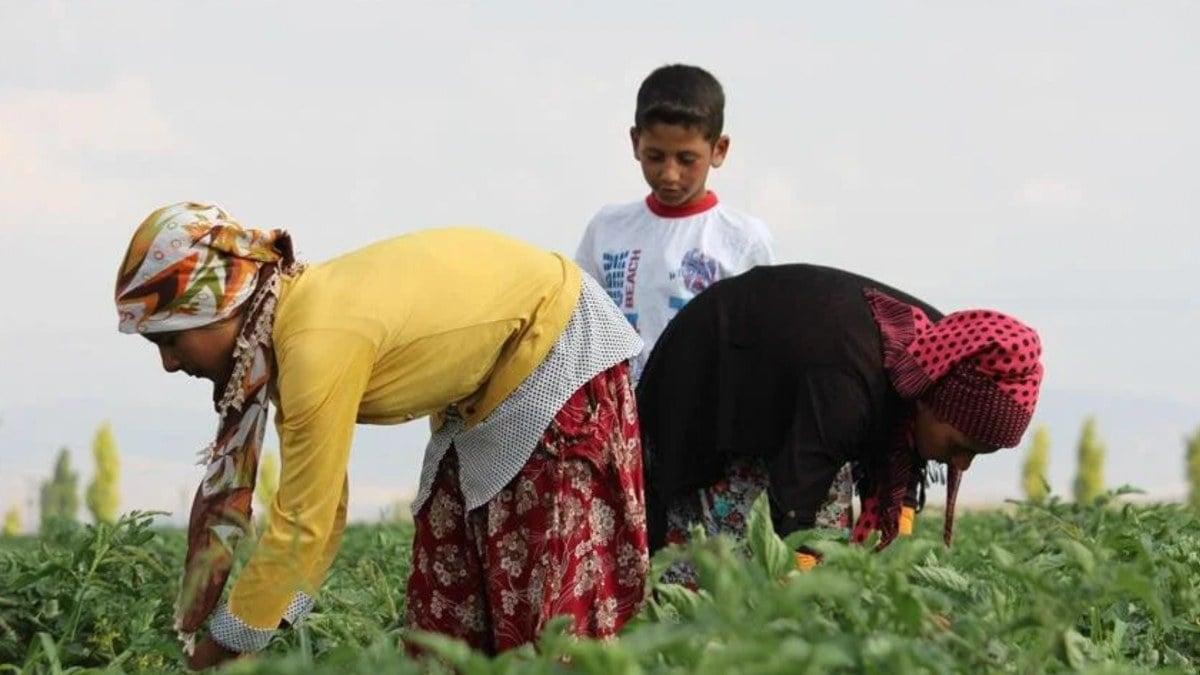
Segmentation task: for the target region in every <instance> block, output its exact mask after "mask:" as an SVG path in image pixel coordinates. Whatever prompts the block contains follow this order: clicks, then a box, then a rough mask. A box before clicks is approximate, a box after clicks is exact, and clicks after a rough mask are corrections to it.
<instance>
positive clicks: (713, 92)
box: [633, 63, 725, 142]
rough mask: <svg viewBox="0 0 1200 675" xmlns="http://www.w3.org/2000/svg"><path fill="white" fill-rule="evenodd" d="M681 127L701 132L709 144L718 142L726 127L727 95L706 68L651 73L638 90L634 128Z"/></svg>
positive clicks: (670, 68)
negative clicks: (669, 125) (655, 125)
mask: <svg viewBox="0 0 1200 675" xmlns="http://www.w3.org/2000/svg"><path fill="white" fill-rule="evenodd" d="M655 123H658V124H677V125H680V126H684V127H694V128H699V129H700V132H701V133H702V134H704V138H705V140H707V141H709V142H715V141H716V140H717V139H718V138H720V136H721V128H722V127H723V126H724V125H725V91H724V90H723V89H721V83H720V82H718V81H717V78H715V77H713V76H712V73H709V72H708V71H707V70H704V69H703V68H698V67H696V66H687V65H683V64H679V63H677V64H674V65H669V66H663V67H661V68H659V69H657V70H655V71H654V72H653V73H650V75H649V76H647V77H646V79H645V80H642V86H641V87H638V93H637V111H636V112H635V113H634V115H633V124H634V126H635V127H636V128H638V129H645V128H646V127H647V126H649V125H651V124H655Z"/></svg>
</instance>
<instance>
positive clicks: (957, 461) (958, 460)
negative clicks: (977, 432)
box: [950, 452, 975, 471]
mask: <svg viewBox="0 0 1200 675" xmlns="http://www.w3.org/2000/svg"><path fill="white" fill-rule="evenodd" d="M973 461H975V455H974V453H970V452H960V453H956V454H955V455H954V456H953V457H951V458H950V463H951V464H953V465H954V468H956V469H958V470H959V471H966V470H967V469H969V468H971V462H973Z"/></svg>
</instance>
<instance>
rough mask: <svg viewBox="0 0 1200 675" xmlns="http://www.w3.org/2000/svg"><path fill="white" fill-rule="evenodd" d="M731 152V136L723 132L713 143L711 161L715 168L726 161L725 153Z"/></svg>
mask: <svg viewBox="0 0 1200 675" xmlns="http://www.w3.org/2000/svg"><path fill="white" fill-rule="evenodd" d="M728 152H729V137H728V136H726V135H724V134H722V135H721V137H720V138H718V139H717V141H716V142H715V143H713V152H712V161H711V162H709V163H710V164H711V165H712V167H713V168H714V169H715V168H717V167H719V166H721V165H722V164H724V163H725V155H726V154H727V153H728Z"/></svg>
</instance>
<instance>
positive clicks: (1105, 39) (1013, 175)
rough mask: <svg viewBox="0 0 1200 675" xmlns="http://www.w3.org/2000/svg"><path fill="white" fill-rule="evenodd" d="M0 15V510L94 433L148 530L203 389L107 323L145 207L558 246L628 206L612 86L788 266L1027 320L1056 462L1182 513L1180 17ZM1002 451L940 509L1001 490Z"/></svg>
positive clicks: (99, 11) (1194, 275)
mask: <svg viewBox="0 0 1200 675" xmlns="http://www.w3.org/2000/svg"><path fill="white" fill-rule="evenodd" d="M587 4H588V5H590V7H589V6H584V3H553V2H544V3H534V2H527V1H525V0H519V1H518V0H512V1H509V2H503V3H487V4H485V3H479V4H475V3H469V2H445V1H443V2H431V3H422V4H414V3H353V4H352V3H337V4H336V5H335V4H334V3H328V4H327V5H326V6H324V7H323V6H319V5H312V4H309V3H269V4H267V3H216V2H206V3H182V2H142V3H133V2H123V3H119V4H117V3H87V4H83V3H61V2H22V1H14V0H8V1H5V2H2V3H0V260H2V261H3V262H2V264H0V287H3V288H4V289H5V293H4V296H3V297H4V304H5V311H4V313H3V317H4V318H3V321H4V323H3V326H0V510H3V509H4V508H7V506H8V505H9V504H11V503H19V504H21V505H23V506H28V505H29V503H30V502H31V501H35V499H34V498H35V493H36V483H37V481H38V480H40V479H41V478H42V477H43V476H44V475H45V474H46V473H47V472H48V471H49V469H50V466H51V464H52V461H53V455H54V452H55V451H56V450H57V448H58V447H59V446H62V445H67V446H69V447H71V448H72V450H73V459H74V461H75V464H76V465H77V466H79V467H81V472H82V473H83V474H84V475H83V482H84V483H86V480H87V478H88V476H89V475H90V473H91V457H90V451H89V445H90V439H91V434H92V432H93V430H94V429H95V427H96V425H97V424H98V423H99V422H101V421H102V420H105V419H108V420H111V421H112V423H113V425H114V427H115V431H116V434H117V438H118V441H119V442H120V445H121V450H122V456H123V461H124V472H123V475H122V478H123V481H124V485H123V489H122V493H123V497H124V507H125V508H158V509H166V510H178V509H179V508H180V506H181V505H182V504H183V503H184V502H185V501H186V499H185V495H188V494H190V492H191V491H192V490H193V489H194V485H195V483H196V481H197V480H198V479H199V477H200V469H199V468H197V467H194V466H193V465H192V464H191V462H192V458H193V457H194V455H195V453H196V451H197V450H198V449H199V448H201V447H203V446H204V445H205V443H206V442H207V441H208V440H209V436H210V435H211V433H212V432H213V430H214V427H215V417H214V415H213V414H212V412H211V405H210V403H209V392H208V390H207V388H206V387H205V386H204V385H203V384H202V383H199V382H195V381H190V380H188V379H187V378H186V377H183V376H181V375H176V376H170V375H167V374H165V373H163V372H162V370H161V368H160V366H159V362H158V358H157V355H156V353H155V352H154V350H153V349H152V348H151V346H150V345H148V344H147V343H145V342H144V341H142V340H138V339H135V338H132V337H130V336H125V335H119V334H118V333H117V332H116V314H115V310H114V309H113V305H112V284H113V279H114V277H115V270H116V266H117V264H118V262H119V261H120V258H121V256H122V254H123V252H124V248H125V245H126V244H127V242H128V239H129V236H130V235H131V233H132V231H133V228H134V227H135V226H136V225H137V223H138V222H139V221H140V220H141V219H142V218H143V217H145V215H146V214H147V213H148V212H149V211H151V210H152V209H154V208H155V207H157V206H160V205H162V204H165V203H170V202H175V201H180V200H185V199H190V200H199V201H212V202H216V203H219V204H221V205H223V206H224V207H225V208H226V209H228V210H229V211H230V212H232V213H233V214H234V215H235V216H236V217H238V218H239V219H240V220H241V221H242V222H244V223H245V224H247V225H249V226H253V227H284V228H287V229H289V230H291V232H292V233H293V235H294V238H295V241H296V244H297V247H298V249H299V253H300V254H301V255H302V256H304V257H306V258H308V259H310V260H314V261H319V260H323V259H326V258H328V257H331V256H333V255H335V254H337V253H340V252H342V251H346V250H349V249H353V248H356V247H358V246H362V245H364V244H367V243H369V242H371V241H374V240H377V239H380V238H383V237H388V236H391V235H395V234H399V233H403V232H409V231H412V230H416V229H421V228H426V227H433V226H439V225H446V224H464V223H466V224H475V225H480V226H484V227H489V228H494V229H497V230H501V231H503V232H507V233H509V234H512V235H515V236H517V237H520V238H523V239H525V240H528V241H531V242H533V243H536V244H539V245H541V246H543V247H546V248H549V249H554V250H558V251H563V252H565V253H571V252H573V251H574V248H575V244H576V242H577V240H578V237H579V236H580V234H581V231H582V228H583V226H584V224H585V223H586V222H587V220H588V218H589V217H590V216H591V215H592V214H593V213H594V212H595V211H596V209H597V208H599V207H600V206H601V205H602V204H605V203H612V202H623V201H631V200H634V199H638V198H640V197H641V196H642V195H644V193H645V191H646V188H645V186H644V185H643V183H642V181H641V177H640V173H639V171H638V167H637V165H636V164H635V163H634V161H633V159H632V157H631V155H630V150H629V147H628V141H627V132H626V129H627V127H628V126H629V124H630V122H631V119H632V115H633V101H634V94H635V91H636V89H637V86H638V84H639V82H640V80H641V78H642V77H644V76H645V75H646V74H647V73H648V72H649V71H650V70H651V69H653V68H654V67H656V66H659V65H662V64H664V63H668V62H688V63H696V64H700V65H703V66H704V67H706V68H708V69H710V70H711V71H712V72H714V73H715V74H716V75H717V76H718V77H719V78H720V79H721V81H722V82H723V84H724V86H725V90H726V94H727V98H728V104H727V111H726V129H727V132H728V133H729V134H730V136H731V137H732V147H731V151H730V156H729V161H728V162H727V163H726V164H725V166H723V167H722V168H721V169H719V170H717V171H715V172H714V173H713V174H711V178H710V187H712V188H713V189H715V190H716V191H717V192H718V193H719V194H720V196H721V199H722V200H723V201H725V202H727V203H729V204H731V205H732V206H734V207H735V208H739V209H742V210H745V211H749V212H751V213H753V214H755V215H757V216H759V217H761V218H763V219H764V220H765V221H767V223H768V224H769V225H770V226H771V227H772V229H773V231H774V234H775V237H776V239H777V242H778V254H779V257H780V259H781V260H784V261H807V262H817V263H822V264H828V265H835V266H839V267H844V268H848V269H851V270H854V271H856V272H860V273H863V274H867V275H869V276H873V277H875V278H877V279H879V280H881V281H884V282H886V283H889V284H892V285H894V286H898V287H900V288H902V289H904V290H906V291H909V292H911V293H914V294H916V295H919V296H921V297H923V298H924V299H926V300H928V301H929V302H931V303H933V304H935V305H938V306H939V307H940V308H942V309H943V310H953V309H961V308H965V307H969V306H986V307H995V308H998V309H1001V310H1003V311H1007V312H1010V313H1012V314H1015V315H1017V316H1019V317H1020V318H1022V319H1024V320H1025V321H1027V322H1028V323H1031V324H1032V325H1034V326H1035V327H1036V328H1038V329H1039V330H1040V331H1041V333H1042V336H1043V339H1044V342H1045V345H1046V366H1047V373H1048V374H1047V380H1046V384H1045V389H1044V392H1043V396H1042V404H1041V407H1040V409H1039V416H1038V417H1039V421H1041V422H1044V423H1047V424H1049V425H1050V427H1051V431H1052V433H1053V437H1054V443H1055V445H1054V451H1053V452H1054V455H1053V464H1052V471H1051V477H1052V482H1053V483H1054V484H1055V487H1056V488H1058V489H1059V490H1067V489H1068V488H1069V482H1070V477H1071V473H1072V468H1073V445H1074V441H1075V437H1076V435H1077V433H1078V427H1079V424H1080V422H1081V421H1082V417H1083V415H1085V414H1087V413H1089V412H1095V413H1096V414H1097V415H1098V418H1099V422H1100V431H1101V434H1102V435H1104V436H1105V437H1106V438H1107V440H1108V441H1109V446H1110V448H1109V452H1110V462H1109V480H1110V482H1111V483H1114V484H1119V483H1123V482H1131V483H1135V484H1138V485H1141V486H1143V487H1144V488H1146V489H1147V490H1149V491H1150V493H1151V494H1152V495H1155V496H1161V497H1172V496H1178V495H1180V494H1182V493H1183V490H1184V486H1183V480H1182V444H1181V442H1180V439H1181V437H1182V436H1183V434H1184V433H1186V432H1188V431H1189V430H1191V429H1194V428H1195V427H1196V425H1197V424H1200V386H1198V383H1200V357H1198V356H1197V351H1196V350H1197V347H1196V345H1197V344H1200V299H1198V296H1200V292H1198V291H1200V288H1198V287H1200V218H1198V216H1200V210H1198V208H1197V202H1198V198H1197V195H1198V194H1200V189H1198V188H1200V185H1198V183H1200V128H1198V125H1197V123H1196V120H1198V119H1200V87H1197V85H1196V83H1197V82H1200V40H1197V39H1196V37H1197V33H1196V29H1197V27H1198V26H1200V4H1197V3H1194V2H1166V1H1164V2H1153V3H1106V2H1029V3H963V2H948V3H930V2H921V3H895V2H889V3H797V2H778V3H768V4H758V3H729V2H711V3H710V2H697V1H695V0H692V1H688V2H679V3H648V2H644V1H643V2H612V1H610V2H603V3H600V2H596V3H587ZM425 429H426V427H425V426H424V424H421V423H416V424H410V425H407V426H404V427H382V428H366V427H360V432H359V435H358V437H357V440H356V448H355V452H354V456H353V459H352V466H351V485H352V487H351V511H352V514H353V515H354V516H355V517H357V518H370V517H372V516H374V515H376V514H377V513H378V512H379V511H380V509H382V508H385V507H386V506H387V505H388V504H389V503H391V502H392V501H393V500H395V499H397V498H399V497H402V496H404V495H406V494H408V493H410V492H411V491H412V489H413V486H414V484H415V479H416V475H417V472H418V470H419V466H420V461H421V450H422V448H423V445H424V440H425ZM1019 459H1020V453H1019V452H1008V453H1004V454H1002V455H1001V456H998V457H996V458H987V459H985V460H981V461H980V462H977V463H976V466H975V467H974V468H973V469H972V470H971V472H970V475H969V476H968V478H967V483H966V485H965V486H964V493H963V501H964V502H971V501H986V500H995V499H1001V498H1004V497H1006V496H1013V495H1015V493H1016V491H1017V485H1018V480H1017V466H1018V464H1019Z"/></svg>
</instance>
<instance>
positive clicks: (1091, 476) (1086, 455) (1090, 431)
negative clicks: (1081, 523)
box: [1075, 417, 1105, 504]
mask: <svg viewBox="0 0 1200 675" xmlns="http://www.w3.org/2000/svg"><path fill="white" fill-rule="evenodd" d="M1104 454H1105V450H1104V443H1103V442H1101V440H1100V437H1099V435H1098V434H1097V433H1096V418H1095V417H1088V418H1087V420H1086V421H1084V423H1083V431H1082V432H1081V433H1080V435H1079V466H1078V468H1077V469H1076V474H1075V501H1076V502H1078V503H1080V504H1091V503H1092V502H1093V501H1095V500H1096V498H1097V497H1099V496H1100V495H1101V494H1103V493H1104Z"/></svg>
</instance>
